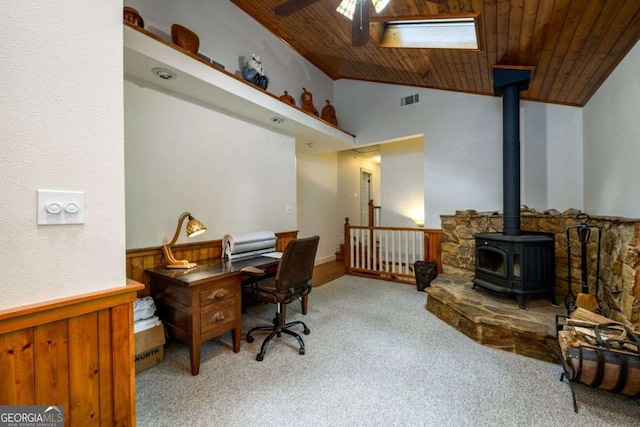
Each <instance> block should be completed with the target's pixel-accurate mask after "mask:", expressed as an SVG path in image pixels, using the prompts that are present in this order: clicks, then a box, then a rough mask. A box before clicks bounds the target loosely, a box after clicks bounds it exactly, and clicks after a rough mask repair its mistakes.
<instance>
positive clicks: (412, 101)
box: [400, 93, 420, 107]
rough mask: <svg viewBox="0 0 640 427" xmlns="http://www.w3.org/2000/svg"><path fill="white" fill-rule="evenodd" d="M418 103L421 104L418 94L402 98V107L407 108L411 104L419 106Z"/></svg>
mask: <svg viewBox="0 0 640 427" xmlns="http://www.w3.org/2000/svg"><path fill="white" fill-rule="evenodd" d="M418 102H420V97H419V96H418V94H417V93H416V94H413V95H409V96H405V97H404V98H400V106H401V107H405V106H407V105H411V104H417V103H418Z"/></svg>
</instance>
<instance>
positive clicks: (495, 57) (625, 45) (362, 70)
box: [232, 0, 640, 106]
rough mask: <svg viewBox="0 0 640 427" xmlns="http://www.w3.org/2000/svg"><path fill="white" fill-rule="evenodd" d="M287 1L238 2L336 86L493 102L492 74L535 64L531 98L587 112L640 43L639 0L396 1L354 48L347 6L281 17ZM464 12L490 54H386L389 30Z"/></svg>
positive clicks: (326, 4)
mask: <svg viewBox="0 0 640 427" xmlns="http://www.w3.org/2000/svg"><path fill="white" fill-rule="evenodd" d="M281 1H283V0H264V1H260V2H256V1H250V0H232V2H233V3H234V4H236V5H238V6H239V7H240V8H241V9H242V10H244V11H245V12H246V13H247V14H248V15H250V16H251V17H253V18H254V19H256V20H257V21H258V22H259V23H261V24H262V25H263V26H264V27H265V28H267V29H268V30H270V31H271V32H273V33H274V34H275V35H276V36H278V37H280V38H282V39H283V40H285V41H286V42H287V43H288V44H289V45H291V46H292V47H293V48H294V49H295V50H297V51H298V52H299V53H300V54H301V55H302V56H304V57H305V58H306V59H308V60H309V61H310V62H312V63H313V64H314V65H316V66H317V67H318V68H319V69H321V70H322V71H324V72H325V73H326V74H327V75H328V76H329V77H331V78H333V79H338V78H349V79H358V80H364V81H374V82H384V83H395V84H403V85H407V86H419V87H427V88H436V89H444V90H452V91H459V92H470V93H480V94H485V95H493V85H492V83H491V73H490V67H491V66H492V65H527V66H534V67H535V68H536V73H535V75H534V77H533V80H532V82H531V88H530V90H528V91H525V92H523V93H522V99H531V100H536V101H544V102H552V103H560V104H567V105H578V106H582V105H584V104H585V103H586V102H587V101H588V100H589V98H590V97H591V96H592V95H593V93H594V92H595V90H597V88H598V87H599V86H600V85H601V84H602V82H603V81H604V80H605V79H606V77H607V76H608V75H609V74H610V73H611V71H612V70H613V69H614V68H615V66H616V65H617V64H618V63H619V62H620V61H621V60H622V58H623V57H624V55H626V53H627V52H628V51H629V50H630V49H631V48H632V47H633V46H634V45H635V43H636V42H637V41H638V40H639V39H640V19H638V16H640V15H638V13H639V12H640V1H638V0H619V1H607V0H449V1H448V2H447V3H445V4H442V5H436V4H434V3H430V2H428V1H426V0H423V1H416V0H392V1H391V2H390V3H389V5H388V6H387V7H386V9H385V10H384V11H382V13H381V14H380V15H376V14H375V12H373V13H372V20H375V21H376V24H375V28H374V29H373V30H372V31H371V34H372V40H371V41H370V42H369V43H368V44H367V45H366V46H364V47H361V48H352V47H351V42H350V26H351V23H350V21H348V20H347V19H346V18H344V17H342V16H341V15H339V14H338V13H337V12H336V11H335V8H336V7H337V5H338V4H339V3H340V0H323V1H321V2H316V3H315V4H313V5H312V6H309V7H307V8H306V9H303V10H302V11H300V12H298V13H295V14H293V15H291V16H289V17H286V18H278V17H276V16H275V14H274V13H273V8H274V6H275V5H277V4H279V3H280V2H281ZM456 13H478V14H479V18H478V25H479V34H480V44H481V48H480V52H464V51H454V50H447V49H443V50H437V49H409V51H410V52H407V50H405V49H388V48H380V47H378V42H377V40H378V37H379V33H380V23H379V22H380V21H384V20H391V19H394V18H398V17H416V16H424V15H437V14H440V15H445V14H456Z"/></svg>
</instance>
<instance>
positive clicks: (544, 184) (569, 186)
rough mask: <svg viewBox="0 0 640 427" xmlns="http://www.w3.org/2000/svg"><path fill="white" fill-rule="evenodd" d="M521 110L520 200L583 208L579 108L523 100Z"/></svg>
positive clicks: (545, 206) (560, 207) (541, 207)
mask: <svg viewBox="0 0 640 427" xmlns="http://www.w3.org/2000/svg"><path fill="white" fill-rule="evenodd" d="M520 111H521V115H522V117H521V119H522V122H523V123H522V127H521V134H522V138H521V143H522V149H521V155H522V170H521V182H522V203H523V204H526V205H527V206H529V207H532V208H536V209H538V210H544V209H550V208H554V209H557V210H559V211H561V212H562V211H564V210H566V209H569V208H576V209H583V205H584V202H583V197H582V196H583V183H582V176H583V161H582V140H583V138H582V109H581V108H577V107H568V106H564V105H556V104H543V103H539V102H526V101H525V102H522V106H521V109H520Z"/></svg>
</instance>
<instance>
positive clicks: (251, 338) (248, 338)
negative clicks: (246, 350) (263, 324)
mask: <svg viewBox="0 0 640 427" xmlns="http://www.w3.org/2000/svg"><path fill="white" fill-rule="evenodd" d="M247 342H248V343H249V344H251V343H252V342H253V337H252V336H251V335H247Z"/></svg>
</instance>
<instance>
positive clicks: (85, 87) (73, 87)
mask: <svg viewBox="0 0 640 427" xmlns="http://www.w3.org/2000/svg"><path fill="white" fill-rule="evenodd" d="M0 16H2V17H3V18H2V25H0V45H1V46H2V61H0V73H1V74H2V76H3V77H2V79H0V93H2V102H0V106H1V107H0V110H1V116H2V132H0V155H1V157H2V159H3V160H2V179H1V180H0V194H2V197H0V216H2V218H3V220H2V223H1V224H0V235H2V245H0V257H2V259H4V260H5V268H4V269H3V273H2V275H1V277H0V291H1V292H2V298H0V310H1V309H6V308H13V307H19V306H22V305H26V304H34V303H38V302H42V301H48V300H52V299H58V298H63V297H69V296H73V295H78V294H84V293H88V292H93V291H98V290H103V289H108V288H114V287H120V286H123V285H125V259H124V249H125V231H124V228H125V221H124V159H123V155H124V149H123V146H124V138H123V130H122V129H123V112H122V4H121V3H118V2H104V1H96V0H91V1H86V0H83V1H80V0H69V1H65V2H62V3H46V2H35V1H22V2H18V1H12V2H2V3H0ZM72 17H81V18H79V19H75V18H72ZM38 189H54V190H76V191H84V192H85V203H86V211H85V224H83V225H72V226H70V225H68V226H38V225H36V190H38Z"/></svg>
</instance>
